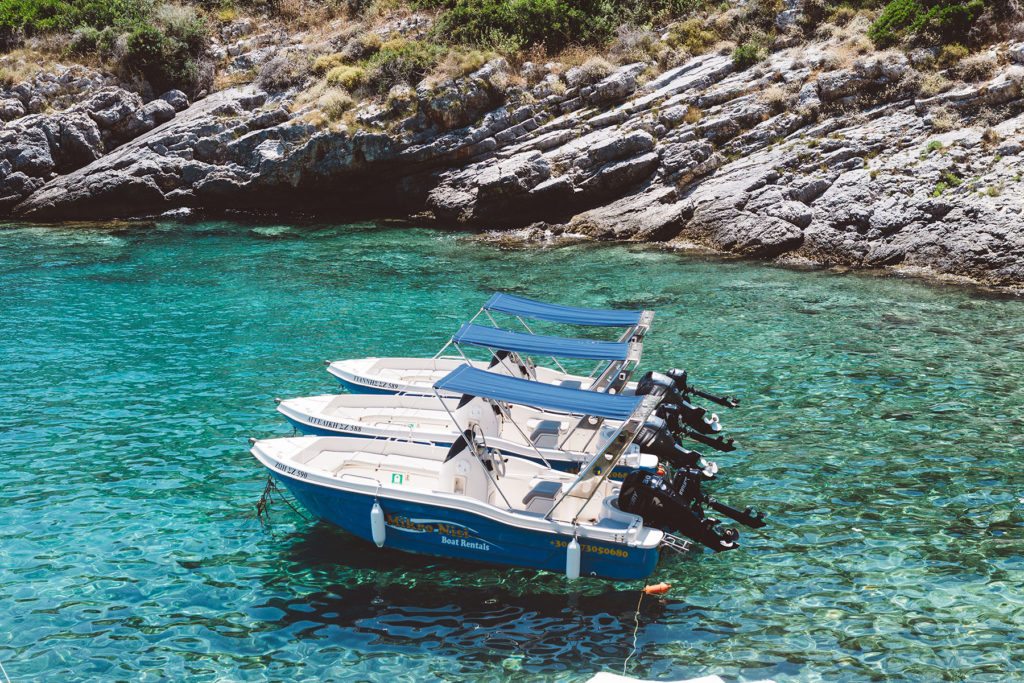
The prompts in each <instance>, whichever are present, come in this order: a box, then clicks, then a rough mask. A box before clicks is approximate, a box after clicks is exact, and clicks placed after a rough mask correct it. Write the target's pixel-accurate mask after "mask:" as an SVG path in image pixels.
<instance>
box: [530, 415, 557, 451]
mask: <svg viewBox="0 0 1024 683" xmlns="http://www.w3.org/2000/svg"><path fill="white" fill-rule="evenodd" d="M561 429H562V423H561V422H559V421H558V420H540V421H539V422H538V423H537V426H536V427H535V428H534V430H533V433H532V434H530V441H532V442H533V445H534V446H536V447H537V448H558V433H559V432H560V431H561Z"/></svg>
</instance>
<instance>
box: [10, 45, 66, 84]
mask: <svg viewBox="0 0 1024 683" xmlns="http://www.w3.org/2000/svg"><path fill="white" fill-rule="evenodd" d="M54 64H55V62H54V61H53V57H52V56H51V55H50V54H49V53H44V52H40V51H38V50H32V49H27V48H21V49H17V50H12V51H11V52H9V53H7V54H6V55H4V56H2V57H0V85H2V86H4V87H7V88H9V87H11V86H12V85H16V84H18V83H21V82H22V81H27V80H30V79H32V78H34V77H35V76H36V75H37V74H39V73H42V72H43V71H50V70H52V69H53V66H54Z"/></svg>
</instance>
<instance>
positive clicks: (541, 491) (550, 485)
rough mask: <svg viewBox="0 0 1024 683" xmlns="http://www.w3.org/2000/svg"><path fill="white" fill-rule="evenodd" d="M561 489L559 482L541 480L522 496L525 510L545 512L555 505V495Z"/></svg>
mask: <svg viewBox="0 0 1024 683" xmlns="http://www.w3.org/2000/svg"><path fill="white" fill-rule="evenodd" d="M561 490H562V484H561V482H557V481H547V480H541V481H539V482H537V484H536V485H535V486H534V487H533V488H532V489H530V490H529V491H528V492H527V494H526V495H525V496H523V505H525V506H526V511H527V512H539V513H541V514H542V515H543V514H547V513H548V512H549V511H550V510H551V508H552V507H554V505H555V496H557V495H558V494H559V493H560V492H561Z"/></svg>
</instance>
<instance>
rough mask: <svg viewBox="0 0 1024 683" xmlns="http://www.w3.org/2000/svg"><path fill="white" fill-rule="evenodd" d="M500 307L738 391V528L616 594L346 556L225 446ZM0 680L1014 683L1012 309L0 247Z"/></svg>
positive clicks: (177, 230) (948, 291)
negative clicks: (484, 309) (658, 593)
mask: <svg viewBox="0 0 1024 683" xmlns="http://www.w3.org/2000/svg"><path fill="white" fill-rule="evenodd" d="M496 289H504V290H507V291H512V292H515V293H520V294H525V295H533V296H537V297H541V298H548V299H553V300H560V301H564V302H572V303H579V304H585V305H586V304H589V305H608V306H640V305H648V306H650V307H653V308H655V309H656V310H657V311H658V318H657V319H656V324H655V327H654V330H653V333H652V335H651V336H650V338H649V343H648V345H647V347H646V350H645V366H646V367H648V368H665V367H672V366H677V365H679V366H686V367H688V368H689V369H690V371H691V374H692V376H693V377H694V379H695V380H699V381H701V382H702V383H703V384H705V385H707V386H708V387H710V388H717V389H722V390H727V391H730V392H734V393H736V394H737V395H740V396H741V397H742V398H743V400H744V405H743V408H742V409H741V410H738V411H731V412H729V413H728V414H725V412H724V411H722V412H723V421H724V422H725V425H726V427H727V429H728V430H729V432H730V434H732V435H734V436H736V437H737V439H738V440H740V441H741V443H742V445H743V448H742V449H741V450H739V451H736V452H735V453H732V454H719V455H716V456H715V459H716V460H717V461H718V462H719V464H720V465H721V466H722V467H723V474H724V477H723V479H722V481H720V482H718V483H717V484H716V486H715V491H716V492H717V493H718V494H720V495H721V497H722V498H724V499H726V500H730V501H736V502H739V503H744V504H745V503H753V504H755V505H756V506H757V507H759V508H761V509H764V510H766V511H768V513H769V515H770V521H771V524H770V526H769V527H768V528H766V529H764V530H762V531H745V532H744V536H743V540H744V545H743V547H742V548H741V549H740V550H738V551H735V552H731V553H725V554H721V555H714V556H712V555H708V554H705V555H700V556H696V557H691V558H687V559H683V560H666V561H663V562H662V564H661V566H660V567H659V569H658V571H657V572H656V574H655V575H654V577H653V580H655V581H657V580H663V581H668V582H670V583H672V584H673V588H672V591H671V592H670V593H669V594H668V595H667V596H666V597H665V598H664V599H656V598H645V599H644V600H643V602H642V603H641V604H640V609H639V612H638V613H637V602H638V597H639V592H638V590H637V589H638V587H639V586H638V585H636V584H614V583H604V582H599V581H594V580H584V581H581V582H579V583H578V584H576V585H575V586H573V588H572V589H570V588H568V587H567V586H566V584H565V582H564V579H563V578H561V577H559V576H555V575H551V574H541V575H537V574H533V573H531V572H527V571H518V570H505V569H502V570H494V569H489V568H486V567H480V566H475V565H469V564H452V563H446V562H442V561H439V560H434V559H430V558H417V557H411V556H406V555H400V554H395V553H392V552H387V551H379V550H377V549H376V548H373V547H372V546H367V545H366V544H363V543H359V542H356V541H354V540H353V539H351V538H350V537H347V536H346V535H344V534H343V533H341V532H337V531H335V530H333V529H331V528H327V527H325V526H322V525H315V524H313V523H311V522H309V521H307V520H305V519H303V518H302V517H301V516H299V515H298V514H296V513H295V512H293V511H292V510H290V509H289V508H288V507H287V505H286V504H284V503H283V502H281V501H277V502H276V503H275V504H274V505H273V506H272V509H271V515H270V519H271V524H270V526H269V528H267V529H264V528H263V527H261V525H260V523H259V522H258V521H257V520H256V518H255V516H254V506H255V503H256V501H257V500H258V499H259V497H260V493H261V492H262V490H263V485H264V480H265V475H264V473H263V472H261V471H260V468H259V467H258V465H257V463H256V461H255V460H253V459H252V458H251V457H250V456H249V455H248V453H247V443H246V438H247V437H249V436H269V435H274V434H287V433H288V430H287V429H286V428H285V427H284V426H283V423H282V421H280V420H278V419H277V418H276V416H275V415H276V414H275V412H274V410H273V407H274V404H273V401H272V398H273V397H275V396H282V397H285V396H297V395H305V394H310V393H323V392H327V391H333V390H334V385H333V384H332V381H331V379H330V377H329V376H328V375H327V374H326V372H324V369H323V366H322V364H321V361H322V359H324V358H339V357H345V356H363V355H373V354H377V355H389V354H390V355H418V354H432V353H433V352H434V351H435V350H436V349H437V348H438V347H439V346H440V345H441V344H442V343H443V342H444V340H445V339H446V337H447V335H448V334H450V333H451V332H452V331H453V330H454V329H455V327H456V326H457V324H458V322H459V321H460V320H461V319H462V318H463V317H464V316H465V315H466V314H470V313H472V312H474V311H475V310H476V308H477V307H478V306H479V303H480V302H481V301H482V300H483V299H484V298H485V297H486V295H487V294H488V293H490V292H491V291H493V290H496ZM0 325H2V328H0V329H2V334H0V455H2V458H3V464H4V475H3V478H2V479H0V482H2V486H0V663H2V664H3V665H4V667H5V668H6V670H7V672H8V673H9V674H10V676H11V678H12V680H14V681H16V682H23V681H33V680H52V681H71V680H105V681H108V680H132V681H138V680H165V679H176V680H329V679H330V680H385V679H386V680H389V681H396V682H397V681H406V680H433V679H444V680H451V681H461V680H505V679H510V680H511V679H514V680H526V679H529V678H534V679H537V680H548V679H558V680H567V681H569V680H582V679H585V678H586V677H588V676H589V675H590V674H592V673H593V672H596V671H599V670H612V671H619V672H621V671H622V668H623V664H624V660H625V659H626V658H627V656H628V655H629V654H630V652H631V651H632V649H633V647H632V645H633V634H634V629H636V640H637V652H636V654H635V655H633V656H632V658H630V659H629V662H628V664H627V671H628V672H629V673H631V674H632V675H636V676H647V677H652V678H653V677H684V676H697V675H700V674H707V673H719V674H721V675H724V676H727V677H731V678H733V679H736V678H746V679H753V678H758V677H774V678H775V679H777V680H779V681H814V680H827V681H845V680H849V681H868V680H876V681H934V680H950V681H954V680H955V681H959V680H970V681H1006V680H1024V657H1022V652H1024V651H1022V649H1021V644H1020V643H1021V640H1020V639H1021V635H1020V634H1021V629H1022V627H1024V589H1022V587H1021V586H1022V584H1024V559H1022V554H1024V503H1022V499H1024V473H1022V467H1024V435H1022V434H1024V415H1022V406H1024V389H1022V385H1024V302H1022V301H1021V300H1019V299H1013V298H1009V297H1006V298H999V297H992V296H987V295H983V294H980V293H977V292H972V291H968V290H962V289H957V288H952V287H941V288H940V287H933V286H929V285H925V284H922V283H920V282H913V281H902V280H898V279H883V278H877V277H867V276H851V275H846V276H844V275H837V274H834V273H827V272H793V271H788V270H782V269H777V268H771V267H766V266H761V265H755V264H749V263H742V262H720V261H716V260H711V259H702V258H697V257H692V256H682V255H677V254H670V253H664V252H660V251H655V250H649V249H642V248H629V247H608V246H601V247H598V246H577V247H568V248H561V249H551V250H544V251H523V252H517V251H499V250H497V249H495V248H492V247H490V246H486V245H481V244H478V243H475V242H473V241H472V240H471V239H470V238H469V237H467V236H464V235H446V234H438V233H435V232H431V231H428V230H419V229H403V228H397V227H373V226H325V225H309V226H283V225H282V226H278V225H259V226H253V225H241V224H233V223H206V224H199V225H191V226H188V225H179V224H173V223H167V224H163V223H159V224H156V225H123V226H120V227H117V226H114V227H110V228H107V229H102V230H99V229H84V228H79V229H70V228H69V229H52V228H26V227H16V226H15V227H10V228H7V229H3V230H0Z"/></svg>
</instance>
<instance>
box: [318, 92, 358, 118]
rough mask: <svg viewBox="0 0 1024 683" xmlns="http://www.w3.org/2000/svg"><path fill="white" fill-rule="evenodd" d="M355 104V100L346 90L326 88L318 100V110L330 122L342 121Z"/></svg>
mask: <svg viewBox="0 0 1024 683" xmlns="http://www.w3.org/2000/svg"><path fill="white" fill-rule="evenodd" d="M355 104H356V102H355V100H354V99H352V96H351V95H350V94H349V93H348V91H347V90H345V89H344V88H326V89H325V90H324V91H323V94H322V95H320V97H319V99H318V100H317V108H318V109H319V110H320V111H322V112H323V113H324V116H326V117H327V120H328V121H340V120H341V118H342V116H344V115H345V112H347V111H348V110H350V109H351V108H352V107H354V106H355Z"/></svg>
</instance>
